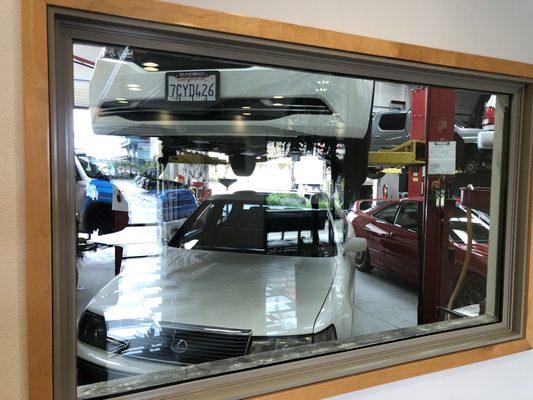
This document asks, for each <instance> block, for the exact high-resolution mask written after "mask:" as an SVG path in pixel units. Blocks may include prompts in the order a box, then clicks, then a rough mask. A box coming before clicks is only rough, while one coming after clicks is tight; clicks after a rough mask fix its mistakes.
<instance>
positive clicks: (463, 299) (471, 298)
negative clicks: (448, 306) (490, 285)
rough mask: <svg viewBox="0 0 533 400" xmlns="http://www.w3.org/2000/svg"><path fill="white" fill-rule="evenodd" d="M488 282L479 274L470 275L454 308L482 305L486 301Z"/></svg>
mask: <svg viewBox="0 0 533 400" xmlns="http://www.w3.org/2000/svg"><path fill="white" fill-rule="evenodd" d="M486 291H487V280H486V279H485V278H482V277H481V276H479V275H478V274H473V273H469V274H468V275H467V276H466V280H465V283H464V284H463V288H462V290H461V293H459V296H458V297H457V300H456V302H455V305H454V308H461V307H466V306H469V305H472V304H481V303H482V302H483V301H484V300H485V296H486Z"/></svg>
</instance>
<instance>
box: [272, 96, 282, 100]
mask: <svg viewBox="0 0 533 400" xmlns="http://www.w3.org/2000/svg"><path fill="white" fill-rule="evenodd" d="M272 97H274V98H275V99H282V98H283V96H272Z"/></svg>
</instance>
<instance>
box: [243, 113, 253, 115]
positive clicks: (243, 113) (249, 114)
mask: <svg viewBox="0 0 533 400" xmlns="http://www.w3.org/2000/svg"><path fill="white" fill-rule="evenodd" d="M242 115H252V113H242Z"/></svg>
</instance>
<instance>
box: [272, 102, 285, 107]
mask: <svg viewBox="0 0 533 400" xmlns="http://www.w3.org/2000/svg"><path fill="white" fill-rule="evenodd" d="M272 105H273V106H276V107H279V106H282V105H283V104H281V103H272Z"/></svg>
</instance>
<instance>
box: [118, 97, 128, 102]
mask: <svg viewBox="0 0 533 400" xmlns="http://www.w3.org/2000/svg"><path fill="white" fill-rule="evenodd" d="M116 100H117V101H124V100H126V99H125V98H123V97H117V98H116Z"/></svg>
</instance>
